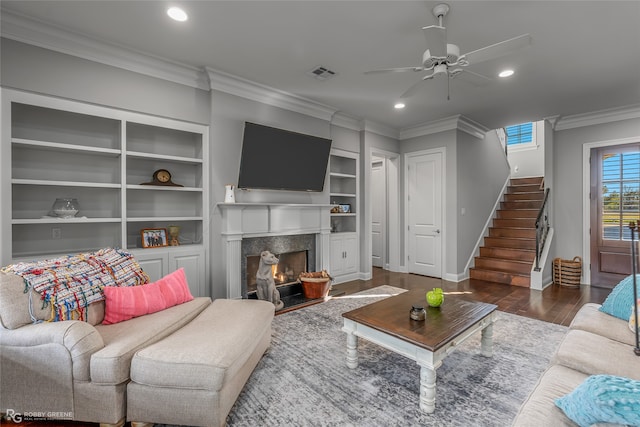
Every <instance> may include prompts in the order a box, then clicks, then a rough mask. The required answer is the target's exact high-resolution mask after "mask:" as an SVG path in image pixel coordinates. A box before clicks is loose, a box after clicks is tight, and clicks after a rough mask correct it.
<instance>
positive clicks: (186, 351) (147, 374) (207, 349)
mask: <svg viewBox="0 0 640 427" xmlns="http://www.w3.org/2000/svg"><path fill="white" fill-rule="evenodd" d="M273 315H274V310H273V304H271V303H270V302H267V301H261V300H246V299H245V300H228V299H218V300H215V301H213V303H212V304H211V306H210V307H208V308H207V309H206V310H205V311H203V312H202V313H201V314H200V315H199V316H198V317H197V318H195V319H194V320H193V321H192V322H191V323H189V324H188V325H186V326H185V327H184V328H182V329H180V330H179V331H178V332H176V333H174V334H172V335H170V336H168V337H167V338H165V339H163V340H162V341H158V342H157V343H155V344H153V345H150V346H148V347H144V348H143V349H141V350H140V351H138V352H137V353H136V355H135V357H134V358H133V361H132V363H131V380H132V381H134V382H135V383H137V384H144V385H149V386H157V387H172V388H184V389H198V390H211V391H219V390H220V389H221V388H222V387H223V385H224V383H225V381H229V379H231V378H234V377H235V376H236V374H237V372H238V371H239V370H240V369H241V368H242V367H243V366H244V365H245V362H246V361H247V360H248V359H249V358H250V357H251V356H252V354H253V352H254V350H255V349H256V348H257V346H258V345H259V343H260V342H261V341H262V339H261V338H262V337H263V336H264V335H265V334H269V336H270V334H271V321H272V319H273ZM158 372H162V375H158Z"/></svg>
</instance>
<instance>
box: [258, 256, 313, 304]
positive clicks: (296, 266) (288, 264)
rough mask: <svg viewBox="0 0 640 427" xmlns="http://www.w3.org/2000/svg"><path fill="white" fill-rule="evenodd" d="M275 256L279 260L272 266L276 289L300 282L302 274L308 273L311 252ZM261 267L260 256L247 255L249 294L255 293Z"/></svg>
mask: <svg viewBox="0 0 640 427" xmlns="http://www.w3.org/2000/svg"><path fill="white" fill-rule="evenodd" d="M274 255H275V256H276V257H277V258H278V259H279V261H280V262H278V264H277V265H272V266H271V271H272V273H273V280H274V282H275V285H276V287H278V286H284V285H288V284H291V283H294V282H296V281H297V280H298V276H299V275H300V273H303V272H305V271H307V268H308V259H309V251H307V250H304V251H294V252H286V253H281V254H277V253H274ZM259 265H260V254H257V255H247V276H246V283H247V294H251V293H255V292H256V289H257V285H256V273H257V272H258V266H259Z"/></svg>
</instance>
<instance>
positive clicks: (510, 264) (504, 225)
mask: <svg viewBox="0 0 640 427" xmlns="http://www.w3.org/2000/svg"><path fill="white" fill-rule="evenodd" d="M542 183H543V178H542V177H539V178H519V179H512V180H511V181H510V182H509V187H508V188H507V192H506V193H505V194H504V197H503V200H502V202H500V208H499V209H498V210H497V211H496V217H495V218H494V219H493V226H492V227H490V228H489V235H488V236H487V237H485V238H484V246H483V247H481V248H480V256H477V257H476V258H475V267H473V268H470V269H469V273H470V277H471V278H472V279H479V280H485V281H488V282H497V283H506V284H509V285H514V286H523V287H529V286H530V284H531V267H532V266H533V263H534V262H535V257H536V217H537V216H538V211H539V210H540V207H541V206H542V203H543V200H544V188H543V185H542Z"/></svg>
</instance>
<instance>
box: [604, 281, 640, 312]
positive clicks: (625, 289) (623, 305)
mask: <svg viewBox="0 0 640 427" xmlns="http://www.w3.org/2000/svg"><path fill="white" fill-rule="evenodd" d="M636 280H637V281H638V282H640V274H637V275H636ZM639 286H640V285H639ZM632 306H633V275H631V276H628V277H625V278H624V279H622V280H621V281H620V283H618V284H617V285H616V287H615V288H613V290H612V291H611V293H610V294H609V296H608V297H607V299H606V300H604V302H603V303H602V307H600V311H602V312H603V313H607V314H610V315H611V316H614V317H617V318H618V319H622V320H625V321H629V316H631V307H632Z"/></svg>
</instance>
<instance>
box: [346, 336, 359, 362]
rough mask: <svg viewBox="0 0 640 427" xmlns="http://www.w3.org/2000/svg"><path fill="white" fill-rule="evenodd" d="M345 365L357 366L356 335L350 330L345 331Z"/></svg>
mask: <svg viewBox="0 0 640 427" xmlns="http://www.w3.org/2000/svg"><path fill="white" fill-rule="evenodd" d="M347 366H348V367H349V368H351V369H355V368H357V367H358V337H357V336H356V335H355V334H354V333H352V332H347Z"/></svg>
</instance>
